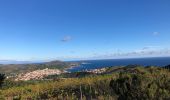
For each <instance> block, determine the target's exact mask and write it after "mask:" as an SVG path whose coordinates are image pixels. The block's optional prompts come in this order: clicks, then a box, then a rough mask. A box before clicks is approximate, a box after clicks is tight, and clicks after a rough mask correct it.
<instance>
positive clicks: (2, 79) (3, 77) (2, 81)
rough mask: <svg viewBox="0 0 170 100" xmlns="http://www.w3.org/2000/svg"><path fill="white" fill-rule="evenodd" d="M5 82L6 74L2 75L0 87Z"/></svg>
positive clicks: (0, 76) (0, 75)
mask: <svg viewBox="0 0 170 100" xmlns="http://www.w3.org/2000/svg"><path fill="white" fill-rule="evenodd" d="M4 80H5V74H0V87H2V84H3V83H4Z"/></svg>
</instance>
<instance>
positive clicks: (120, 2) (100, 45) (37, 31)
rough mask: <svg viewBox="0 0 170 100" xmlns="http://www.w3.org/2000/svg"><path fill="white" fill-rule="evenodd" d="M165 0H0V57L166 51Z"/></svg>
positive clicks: (169, 22)
mask: <svg viewBox="0 0 170 100" xmlns="http://www.w3.org/2000/svg"><path fill="white" fill-rule="evenodd" d="M169 5H170V1H169V0H0V60H31V61H35V60H53V59H59V60H75V59H110V58H127V57H128V58H131V57H152V56H169V55H170V45H169V43H170V39H169V37H170V6H169Z"/></svg>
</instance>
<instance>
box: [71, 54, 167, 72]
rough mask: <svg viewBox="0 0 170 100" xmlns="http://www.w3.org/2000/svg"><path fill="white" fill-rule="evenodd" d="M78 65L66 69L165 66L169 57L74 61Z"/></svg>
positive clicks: (74, 70)
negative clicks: (135, 65)
mask: <svg viewBox="0 0 170 100" xmlns="http://www.w3.org/2000/svg"><path fill="white" fill-rule="evenodd" d="M74 62H78V63H79V64H80V65H79V66H76V67H74V68H71V69H68V71H70V72H76V71H83V70H90V69H96V68H103V67H111V66H126V65H132V64H133V65H134V64H137V65H143V66H160V67H162V66H166V65H169V64H170V57H154V58H129V59H107V60H84V61H74Z"/></svg>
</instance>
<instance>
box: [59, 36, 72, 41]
mask: <svg viewBox="0 0 170 100" xmlns="http://www.w3.org/2000/svg"><path fill="white" fill-rule="evenodd" d="M71 39H72V37H71V36H65V37H64V38H63V39H62V40H61V41H62V42H68V41H70V40H71Z"/></svg>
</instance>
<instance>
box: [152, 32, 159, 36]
mask: <svg viewBox="0 0 170 100" xmlns="http://www.w3.org/2000/svg"><path fill="white" fill-rule="evenodd" d="M152 34H153V35H154V36H157V35H159V34H160V33H159V32H153V33H152Z"/></svg>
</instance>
